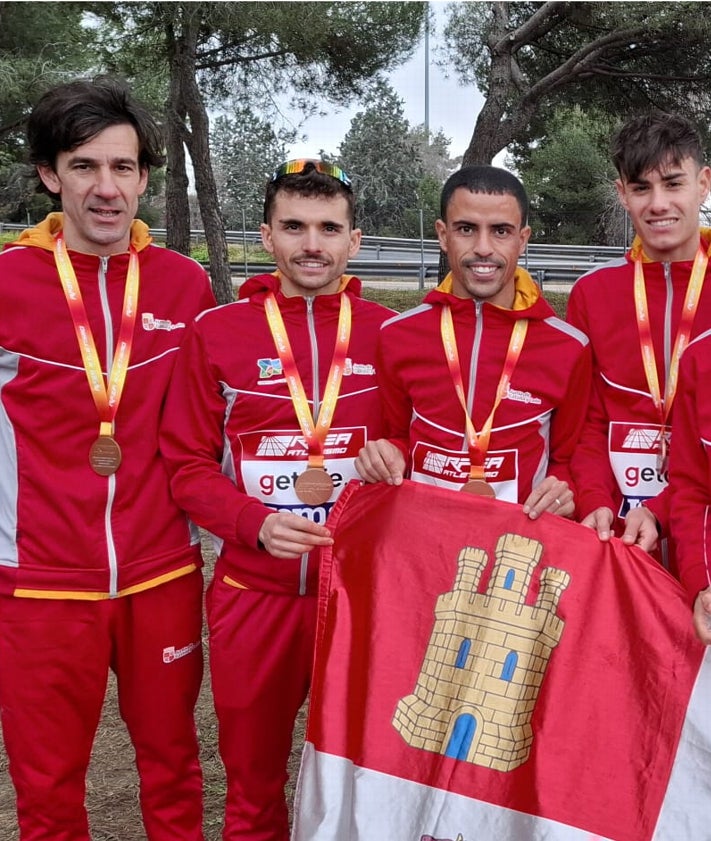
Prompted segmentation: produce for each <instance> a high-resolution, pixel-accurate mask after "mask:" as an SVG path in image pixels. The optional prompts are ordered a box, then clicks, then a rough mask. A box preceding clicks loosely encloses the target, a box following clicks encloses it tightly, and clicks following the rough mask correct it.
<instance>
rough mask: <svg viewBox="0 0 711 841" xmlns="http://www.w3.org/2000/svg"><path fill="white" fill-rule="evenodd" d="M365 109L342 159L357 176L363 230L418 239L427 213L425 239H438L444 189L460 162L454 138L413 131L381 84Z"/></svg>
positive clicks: (388, 89) (348, 138)
mask: <svg viewBox="0 0 711 841" xmlns="http://www.w3.org/2000/svg"><path fill="white" fill-rule="evenodd" d="M365 106H366V107H365V108H364V110H363V111H359V112H358V113H357V114H356V115H355V117H354V118H353V120H352V121H351V126H350V129H349V130H348V132H347V134H346V136H345V138H344V140H343V143H342V144H341V147H340V154H339V156H338V162H339V164H340V165H341V166H342V167H343V168H344V169H345V170H346V172H348V174H349V175H350V176H351V177H352V178H353V183H354V189H355V191H356V195H357V197H358V220H359V224H360V226H361V227H362V229H363V232H364V233H365V234H369V235H373V236H398V237H403V236H409V237H419V235H420V213H419V211H420V209H422V210H423V219H424V226H423V227H424V236H425V237H428V238H431V237H433V236H434V221H435V219H436V218H437V216H438V215H439V194H440V191H441V187H442V184H443V183H444V180H445V179H446V177H447V176H448V175H449V173H450V172H451V171H452V170H453V169H454V168H455V167H456V163H457V162H456V161H453V160H451V159H450V157H449V154H448V147H449V140H448V139H447V138H446V137H444V135H443V134H442V132H438V133H437V134H435V135H432V134H430V135H429V137H428V136H427V135H426V133H425V131H424V128H422V127H417V128H411V127H410V124H409V122H408V121H407V120H406V119H405V117H404V111H403V104H402V100H401V99H400V98H399V97H398V96H397V95H396V94H395V92H394V91H393V90H392V88H391V87H390V86H389V85H388V84H387V83H385V82H384V81H382V80H378V81H377V82H376V84H375V85H374V86H373V90H372V92H371V94H370V95H369V97H368V98H367V99H366V102H365Z"/></svg>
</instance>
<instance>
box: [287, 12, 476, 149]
mask: <svg viewBox="0 0 711 841" xmlns="http://www.w3.org/2000/svg"><path fill="white" fill-rule="evenodd" d="M431 6H432V7H433V8H434V10H435V24H434V29H433V30H431V31H430V39H429V42H430V50H429V59H430V60H429V65H430V70H429V125H430V130H431V131H433V132H436V131H438V130H439V129H441V130H442V131H443V132H444V135H445V137H449V138H451V141H452V142H451V144H450V147H449V152H450V155H451V156H452V157H456V156H457V155H461V154H463V153H464V150H465V149H466V148H467V146H468V145H469V141H470V140H471V136H472V132H473V131H474V122H475V120H476V115H477V114H478V113H479V109H480V108H481V106H482V103H483V99H482V96H481V94H480V93H479V92H478V90H477V89H476V88H475V87H465V86H463V85H462V84H461V83H460V82H459V79H458V78H457V76H456V75H455V74H454V71H451V72H450V73H449V78H447V77H446V76H445V71H444V70H442V69H441V68H440V67H438V66H437V65H436V64H435V60H436V59H437V58H439V57H440V56H439V51H438V50H437V44H438V42H439V40H440V38H441V37H442V36H441V32H442V29H443V27H444V22H445V18H446V15H445V13H444V11H445V9H444V7H445V2H443V0H440V2H437V0H433V2H431ZM390 84H391V85H392V87H393V89H394V90H395V92H396V93H397V95H398V96H399V97H400V99H402V100H403V104H404V111H405V118H406V119H407V120H408V121H409V122H410V124H411V125H413V126H415V125H420V124H422V123H424V122H425V46H424V37H423V38H422V40H421V42H420V44H419V46H418V48H417V50H416V51H415V53H414V54H413V56H412V58H411V59H410V60H409V61H408V62H407V63H406V64H403V65H401V66H400V67H397V68H396V69H395V70H393V71H392V73H391V74H390ZM323 104H324V106H327V107H328V108H329V111H330V113H329V114H328V116H326V117H313V118H311V119H310V120H307V121H306V122H305V123H304V126H303V128H302V133H304V134H306V135H307V140H306V141H304V142H298V143H296V144H294V145H293V146H292V147H291V149H290V157H293V158H299V157H317V156H318V153H319V151H320V150H321V149H323V150H324V151H326V152H328V153H330V154H332V155H337V154H338V147H339V145H340V143H341V141H342V140H343V138H344V136H345V134H346V132H347V131H348V129H349V127H350V122H351V119H352V118H353V116H355V114H356V112H357V111H360V110H363V105H359V104H355V105H353V106H352V107H351V108H349V109H342V110H340V111H334V109H333V107H332V106H331V105H329V104H328V103H327V102H324V103H323Z"/></svg>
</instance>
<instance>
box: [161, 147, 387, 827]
mask: <svg viewBox="0 0 711 841" xmlns="http://www.w3.org/2000/svg"><path fill="white" fill-rule="evenodd" d="M354 206H355V197H354V195H353V191H352V187H351V182H350V179H349V178H348V176H347V175H346V174H345V173H344V172H343V171H342V170H341V169H340V168H338V167H337V166H334V165H332V164H329V163H325V162H323V161H318V160H298V161H289V162H287V163H285V164H284V165H282V166H281V167H279V169H277V171H276V172H275V173H274V175H273V176H272V178H271V180H270V182H269V184H268V185H267V188H266V197H265V203H264V223H263V225H262V229H261V233H262V241H263V243H264V247H265V248H266V249H267V251H269V252H270V253H271V254H273V255H274V260H275V262H276V266H277V270H276V271H275V272H274V273H272V274H262V275H258V276H256V277H252V278H250V279H249V280H247V281H246V283H244V285H243V286H242V288H241V289H240V295H239V298H240V300H239V301H237V302H236V303H234V304H228V305H227V306H224V307H218V308H216V309H213V310H211V311H209V312H207V313H203V315H202V316H201V317H200V318H199V319H198V320H197V321H196V323H195V324H194V325H193V326H192V328H191V330H190V331H189V335H188V337H187V338H186V342H185V349H184V352H183V353H180V354H179V358H178V360H177V363H176V370H175V376H174V378H173V380H172V383H171V387H170V390H169V391H170V393H169V395H168V398H167V402H166V407H165V414H164V421H163V429H162V436H161V448H162V451H163V453H164V455H165V457H166V459H167V463H168V467H169V472H170V474H171V478H172V490H173V493H174V496H175V498H176V500H177V501H178V503H179V504H180V505H182V506H183V507H184V508H185V510H186V511H187V512H188V514H189V515H190V517H191V518H192V519H193V520H194V521H195V522H196V523H197V524H198V525H200V526H202V527H204V528H206V529H208V530H209V531H210V532H212V534H214V535H215V536H216V537H217V538H218V540H219V541H221V547H220V551H219V557H218V559H217V564H216V568H215V575H214V579H213V581H212V583H211V585H210V589H209V591H208V598H207V617H208V624H209V629H210V666H211V672H212V686H213V693H214V698H215V707H216V711H217V717H218V721H219V728H220V733H219V744H220V753H221V756H222V759H223V762H224V764H225V768H226V773H227V798H226V810H225V828H224V834H223V838H224V839H226V841H227V839H238V838H239V839H251V841H267V840H268V841H287V839H288V836H289V828H288V817H287V807H286V802H285V797H284V784H285V783H286V780H287V772H286V765H287V761H288V757H289V753H290V749H291V737H292V731H293V726H294V720H295V718H296V715H297V713H298V711H299V708H300V707H301V705H302V704H303V702H304V700H305V698H306V695H307V692H308V687H309V680H310V674H311V661H312V653H313V645H314V633H315V622H316V598H315V596H316V589H317V578H318V557H319V552H318V550H319V548H320V547H322V546H327V545H329V544H330V543H331V542H332V541H331V538H330V535H329V532H328V529H327V528H325V526H324V522H325V520H326V517H327V514H328V512H329V510H330V509H331V508H332V506H333V504H334V502H335V501H336V499H337V497H338V495H339V493H340V491H341V490H342V488H343V487H344V485H345V484H346V483H347V482H348V481H349V480H350V479H352V478H356V477H357V473H356V471H355V468H354V461H355V458H356V456H357V454H358V451H359V449H360V448H361V447H362V446H364V445H365V443H366V441H367V440H369V439H370V438H371V437H376V438H377V437H379V436H380V435H382V428H381V423H380V406H379V400H378V394H377V391H376V383H375V345H376V340H377V335H378V331H379V328H380V325H381V323H382V322H383V321H385V320H386V319H387V318H389V317H390V316H392V315H393V313H392V311H390V310H388V309H386V308H384V307H381V306H379V305H377V304H374V303H371V302H368V301H364V300H362V299H361V298H360V297H359V290H360V281H359V280H358V279H357V278H354V277H349V276H347V275H345V274H344V271H345V269H346V265H347V263H348V260H349V258H351V257H353V256H354V255H355V254H356V253H357V251H358V249H359V247H360V238H361V232H360V230H358V229H357V228H355V226H354Z"/></svg>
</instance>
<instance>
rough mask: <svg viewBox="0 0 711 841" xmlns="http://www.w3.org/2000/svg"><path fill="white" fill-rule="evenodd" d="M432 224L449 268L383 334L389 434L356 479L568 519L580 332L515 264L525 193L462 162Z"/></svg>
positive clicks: (586, 380)
mask: <svg viewBox="0 0 711 841" xmlns="http://www.w3.org/2000/svg"><path fill="white" fill-rule="evenodd" d="M441 204H442V207H441V218H440V219H439V220H438V221H437V232H438V235H439V240H440V245H441V246H442V249H443V250H444V251H446V252H447V257H448V259H449V264H450V266H451V272H450V274H449V275H448V276H447V277H446V278H445V279H444V281H443V282H442V283H441V284H440V285H439V286H438V287H437V289H435V290H433V291H432V292H430V293H429V294H428V295H427V296H426V297H425V299H424V303H423V304H422V305H421V306H419V307H417V308H415V309H413V310H410V311H408V312H406V313H403V314H402V315H400V316H396V317H395V318H393V319H391V320H390V321H389V322H387V323H386V324H385V325H384V326H383V329H382V330H381V337H380V347H379V352H378V376H379V385H380V393H381V395H382V399H383V403H384V411H385V421H386V427H387V440H378V441H371V442H370V443H369V444H368V445H366V447H364V448H363V450H362V451H361V453H360V455H359V458H358V461H357V467H358V470H359V472H360V474H361V475H362V476H363V478H364V479H366V480H368V481H387V482H391V483H393V484H399V483H400V482H401V480H402V478H403V476H404V475H405V473H406V470H407V475H409V477H411V478H412V479H415V480H417V481H420V482H428V483H430V484H435V485H439V486H442V487H449V488H452V489H453V490H460V489H464V490H466V491H472V492H475V493H485V494H487V495H489V496H495V497H496V498H497V499H501V500H505V501H508V502H514V503H521V504H523V506H524V511H526V512H527V513H528V514H529V516H531V517H534V518H535V517H537V516H539V515H540V514H541V513H542V512H543V511H549V512H551V513H554V514H559V515H562V516H567V517H570V516H572V515H573V513H574V510H575V501H574V490H573V486H572V482H571V479H570V471H569V462H570V458H571V456H572V454H573V450H574V447H575V442H576V440H577V437H578V433H579V431H580V428H581V426H582V422H583V418H584V410H585V404H586V403H587V397H588V389H589V384H590V355H589V349H588V342H587V339H586V337H585V336H583V335H582V333H580V332H579V331H578V330H576V329H575V328H572V327H570V326H569V325H567V324H565V323H564V322H563V321H561V320H560V319H559V318H556V317H555V314H554V312H553V310H552V309H551V307H550V306H549V305H548V303H547V302H546V301H545V300H544V299H543V298H542V296H541V295H540V291H539V289H538V287H537V286H536V285H535V284H534V282H533V280H532V279H531V278H530V276H529V275H528V273H527V272H525V271H524V270H523V269H522V268H520V267H518V266H517V260H518V257H519V255H520V254H521V253H522V251H523V250H524V248H525V246H526V242H527V241H528V236H529V233H530V228H528V227H527V226H526V218H527V212H528V200H527V198H526V194H525V192H524V190H523V186H522V185H521V183H520V182H519V181H518V179H516V178H515V177H514V176H513V175H511V174H510V173H508V172H506V171H505V170H502V169H498V168H496V167H490V166H477V167H466V168H464V169H462V170H460V171H459V172H456V173H454V175H452V176H451V177H450V179H449V180H448V181H447V183H446V184H445V186H444V189H443V192H442V202H441Z"/></svg>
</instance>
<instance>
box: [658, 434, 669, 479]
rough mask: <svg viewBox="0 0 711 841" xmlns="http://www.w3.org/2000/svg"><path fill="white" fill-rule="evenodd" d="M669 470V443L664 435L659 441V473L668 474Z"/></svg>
mask: <svg viewBox="0 0 711 841" xmlns="http://www.w3.org/2000/svg"><path fill="white" fill-rule="evenodd" d="M668 469H669V442H668V441H667V438H666V436H665V435H664V434H662V436H661V438H660V439H659V447H658V449H657V473H666V472H667V470H668Z"/></svg>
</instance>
